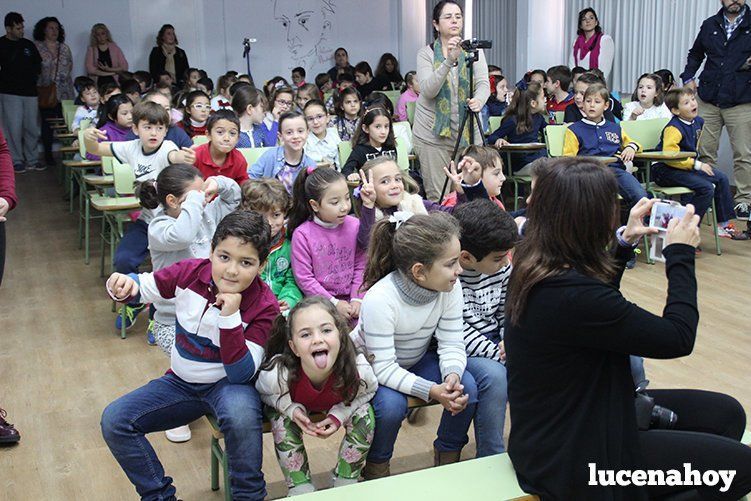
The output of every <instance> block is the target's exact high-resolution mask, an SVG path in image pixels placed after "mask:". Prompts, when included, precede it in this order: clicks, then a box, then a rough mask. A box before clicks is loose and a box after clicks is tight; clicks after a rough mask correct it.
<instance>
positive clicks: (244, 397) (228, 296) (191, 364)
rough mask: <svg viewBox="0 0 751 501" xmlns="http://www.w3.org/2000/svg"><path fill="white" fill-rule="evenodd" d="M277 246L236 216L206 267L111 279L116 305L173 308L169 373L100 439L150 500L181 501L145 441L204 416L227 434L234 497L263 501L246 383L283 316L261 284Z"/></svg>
mask: <svg viewBox="0 0 751 501" xmlns="http://www.w3.org/2000/svg"><path fill="white" fill-rule="evenodd" d="M270 237H271V235H270V232H269V225H268V223H267V222H266V220H265V218H264V217H263V216H262V215H260V214H258V213H257V212H250V211H235V212H233V213H231V214H229V215H227V216H226V217H225V218H224V219H222V221H221V222H220V223H219V225H218V226H217V228H216V232H215V233H214V236H213V238H212V241H211V254H210V256H209V258H208V259H186V260H184V261H180V262H179V263H176V264H174V265H172V266H169V267H167V268H164V269H162V270H159V271H157V272H155V273H141V274H139V275H136V274H131V275H123V274H121V273H114V274H113V275H112V276H111V277H110V278H109V280H107V291H108V292H109V294H110V296H111V297H112V298H113V299H114V300H115V301H118V302H130V303H144V302H149V301H154V300H159V299H165V300H167V299H173V298H174V301H175V315H176V319H177V322H176V332H175V344H174V345H173V348H172V361H171V367H170V370H169V371H168V372H167V374H165V375H164V376H162V377H160V378H158V379H155V380H153V381H151V382H149V383H148V384H146V385H145V386H142V387H141V388H138V389H137V390H134V391H132V392H130V393H128V394H127V395H124V396H122V397H120V398H118V399H117V400H115V401H114V402H112V403H111V404H109V405H108V406H107V408H106V409H105V410H104V412H103V413H102V421H101V426H102V436H103V437H104V440H105V442H106V443H107V446H108V447H109V448H110V451H111V452H112V454H113V456H115V459H117V461H118V463H120V466H121V467H122V469H123V471H124V472H125V473H126V475H127V476H128V478H129V479H130V481H131V482H132V483H133V485H134V486H135V488H136V491H137V492H138V494H139V495H140V496H141V497H142V498H143V499H157V498H158V499H175V497H174V496H175V494H176V490H175V487H174V486H173V485H172V479H171V478H170V477H168V476H166V475H165V473H164V468H163V467H162V464H161V462H160V461H159V458H158V457H157V456H156V453H155V452H154V449H153V448H152V447H151V444H149V442H148V440H146V438H145V435H146V434H147V433H153V432H156V431H164V430H168V429H172V428H175V427H177V426H182V425H186V424H188V423H190V422H191V421H194V420H196V419H198V418H199V417H201V416H204V415H206V414H212V415H213V416H215V417H216V418H217V421H218V422H219V427H220V429H221V431H222V433H224V438H225V446H226V452H227V458H228V461H229V471H230V479H231V482H230V483H231V484H232V487H231V489H232V496H233V497H234V498H235V499H263V498H264V497H265V495H266V487H265V483H264V481H263V473H262V472H261V464H262V449H263V428H262V404H261V400H260V397H259V396H258V393H257V392H256V390H255V388H254V386H253V385H252V384H249V383H250V381H251V379H252V378H253V377H254V376H255V374H256V372H257V370H258V368H259V366H260V365H261V362H262V360H263V356H264V345H265V344H266V341H267V339H268V336H269V333H270V331H271V324H272V322H273V320H274V319H275V318H276V316H277V315H278V314H279V307H278V305H277V301H276V298H275V297H274V294H273V293H272V292H271V290H270V289H269V287H268V286H267V285H266V284H265V283H263V281H262V280H261V279H260V277H259V276H258V274H259V270H260V268H261V267H262V266H263V265H264V263H265V262H266V258H267V256H268V254H269V246H270ZM225 488H229V486H225Z"/></svg>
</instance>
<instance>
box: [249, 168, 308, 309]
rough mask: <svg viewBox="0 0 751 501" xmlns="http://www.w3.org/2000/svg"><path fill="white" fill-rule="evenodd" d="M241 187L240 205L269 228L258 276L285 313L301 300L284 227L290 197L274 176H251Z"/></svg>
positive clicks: (290, 247)
mask: <svg viewBox="0 0 751 501" xmlns="http://www.w3.org/2000/svg"><path fill="white" fill-rule="evenodd" d="M242 190H243V201H242V208H243V209H245V210H253V211H256V212H259V213H261V214H263V215H264V217H265V218H266V221H268V222H269V226H270V227H271V249H270V251H269V257H268V260H267V264H266V266H264V268H263V271H261V279H262V280H263V281H264V282H266V285H268V286H269V287H271V290H272V291H273V292H274V295H275V296H276V298H277V300H278V301H279V310H280V311H281V312H282V313H285V312H287V311H289V309H290V308H294V306H295V305H296V304H297V303H298V301H300V299H302V292H300V289H299V288H298V287H297V284H296V283H295V276H294V275H293V274H292V266H291V264H290V263H291V259H290V255H291V252H292V246H291V244H290V239H289V238H287V232H286V229H285V227H284V220H285V219H286V218H287V212H289V209H290V206H291V205H292V199H291V198H290V196H289V193H287V190H285V189H284V185H283V184H282V183H281V182H280V181H279V180H278V179H253V180H251V181H248V182H247V183H245V184H244V185H243V187H242Z"/></svg>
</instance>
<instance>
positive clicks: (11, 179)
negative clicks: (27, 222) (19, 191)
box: [0, 130, 18, 210]
mask: <svg viewBox="0 0 751 501" xmlns="http://www.w3.org/2000/svg"><path fill="white" fill-rule="evenodd" d="M0 198H4V199H6V200H7V201H8V204H9V205H10V209H9V210H13V208H14V207H15V206H16V204H17V203H18V198H17V197H16V175H15V173H14V172H13V159H12V158H11V156H10V149H8V142H7V141H6V140H5V136H3V131H2V130H0Z"/></svg>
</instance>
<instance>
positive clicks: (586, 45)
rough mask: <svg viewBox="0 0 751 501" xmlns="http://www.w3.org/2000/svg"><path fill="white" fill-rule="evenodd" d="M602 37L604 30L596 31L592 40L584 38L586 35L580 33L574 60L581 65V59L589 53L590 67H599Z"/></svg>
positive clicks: (575, 44)
mask: <svg viewBox="0 0 751 501" xmlns="http://www.w3.org/2000/svg"><path fill="white" fill-rule="evenodd" d="M601 38H602V32H600V33H595V36H593V37H592V39H591V41H590V42H587V41H586V40H585V39H584V35H579V36H578V37H577V38H576V42H575V43H574V61H575V62H576V65H577V66H579V61H581V60H582V59H584V56H586V55H587V53H589V69H592V68H598V67H599V66H598V64H597V63H598V62H599V59H600V39H601Z"/></svg>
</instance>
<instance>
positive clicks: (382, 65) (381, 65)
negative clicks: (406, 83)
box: [374, 52, 402, 81]
mask: <svg viewBox="0 0 751 501" xmlns="http://www.w3.org/2000/svg"><path fill="white" fill-rule="evenodd" d="M387 61H391V62H393V63H394V71H392V72H391V73H389V72H388V71H386V62H387ZM374 76H376V77H383V78H385V79H387V80H389V81H391V80H394V81H397V80H402V73H401V71H399V60H397V59H396V57H395V56H394V55H393V54H392V53H391V52H386V53H384V54H383V55H382V56H381V59H380V60H379V61H378V66H376V70H375V75H374ZM392 77H397V78H396V79H394V78H392Z"/></svg>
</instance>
